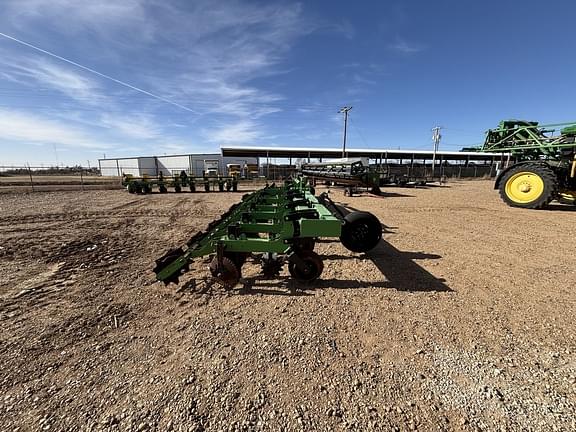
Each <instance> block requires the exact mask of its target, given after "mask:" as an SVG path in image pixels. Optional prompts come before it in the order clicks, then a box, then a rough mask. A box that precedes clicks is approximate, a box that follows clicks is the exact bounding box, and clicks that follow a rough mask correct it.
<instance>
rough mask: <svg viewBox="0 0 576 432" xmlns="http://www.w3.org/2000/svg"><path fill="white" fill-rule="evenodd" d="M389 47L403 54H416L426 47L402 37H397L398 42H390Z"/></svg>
mask: <svg viewBox="0 0 576 432" xmlns="http://www.w3.org/2000/svg"><path fill="white" fill-rule="evenodd" d="M389 48H390V49H393V50H394V51H398V52H400V53H402V54H415V53H417V52H420V51H422V50H423V49H424V47H422V46H421V45H417V44H413V43H410V42H407V41H405V40H404V39H402V38H396V42H394V43H393V44H390V45H389Z"/></svg>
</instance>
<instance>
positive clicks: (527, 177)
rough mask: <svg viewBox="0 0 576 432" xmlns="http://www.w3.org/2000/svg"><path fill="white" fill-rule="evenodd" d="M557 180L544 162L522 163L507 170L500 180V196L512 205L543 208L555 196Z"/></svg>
mask: <svg viewBox="0 0 576 432" xmlns="http://www.w3.org/2000/svg"><path fill="white" fill-rule="evenodd" d="M557 189H558V180H557V178H556V174H555V173H554V171H552V169H551V168H550V167H548V166H547V165H544V164H536V163H534V164H523V165H519V166H517V167H514V168H512V169H511V170H510V171H508V172H507V173H506V174H505V175H504V177H503V178H502V181H501V182H500V196H501V197H502V200H504V202H505V203H506V204H508V205H509V206H512V207H522V208H529V209H541V208H544V207H545V206H546V205H547V204H548V203H549V202H550V201H552V200H553V199H554V198H555V197H556V193H557Z"/></svg>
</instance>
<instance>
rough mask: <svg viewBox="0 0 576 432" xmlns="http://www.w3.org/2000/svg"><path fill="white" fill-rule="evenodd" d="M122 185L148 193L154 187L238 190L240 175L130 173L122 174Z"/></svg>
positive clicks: (161, 189) (166, 190)
mask: <svg viewBox="0 0 576 432" xmlns="http://www.w3.org/2000/svg"><path fill="white" fill-rule="evenodd" d="M122 185H123V186H125V187H126V189H127V190H128V192H130V193H138V194H147V193H152V191H153V189H154V188H157V189H158V192H160V193H166V192H168V189H169V188H172V189H174V192H182V189H183V188H189V189H190V192H198V191H200V190H204V191H205V192H210V191H211V190H213V191H216V190H217V191H220V192H224V191H227V192H230V191H232V192H236V191H238V177H236V176H234V175H232V176H208V175H207V174H205V175H204V176H202V177H192V176H189V175H188V174H186V171H182V172H181V173H180V175H174V176H164V175H163V174H162V172H160V174H159V175H158V176H143V177H135V176H132V175H130V174H124V175H123V176H122Z"/></svg>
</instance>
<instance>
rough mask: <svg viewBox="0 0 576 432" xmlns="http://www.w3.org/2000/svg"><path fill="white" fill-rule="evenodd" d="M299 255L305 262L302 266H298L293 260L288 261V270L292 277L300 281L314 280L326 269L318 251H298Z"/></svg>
mask: <svg viewBox="0 0 576 432" xmlns="http://www.w3.org/2000/svg"><path fill="white" fill-rule="evenodd" d="M298 257H299V258H300V259H301V260H302V262H303V265H302V266H297V265H296V263H294V262H292V261H290V262H289V263H288V271H289V272H290V274H291V275H292V277H293V278H294V279H296V280H297V281H299V282H312V281H314V280H316V279H318V278H319V277H320V275H321V274H322V271H323V270H324V263H323V262H322V258H320V256H319V255H318V254H317V253H316V252H313V251H307V250H305V251H301V252H298Z"/></svg>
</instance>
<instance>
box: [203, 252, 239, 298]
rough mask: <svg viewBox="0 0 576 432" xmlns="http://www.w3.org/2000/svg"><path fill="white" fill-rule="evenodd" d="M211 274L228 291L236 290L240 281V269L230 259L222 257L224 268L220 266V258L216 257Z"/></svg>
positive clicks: (211, 264)
mask: <svg viewBox="0 0 576 432" xmlns="http://www.w3.org/2000/svg"><path fill="white" fill-rule="evenodd" d="M210 273H212V276H214V278H215V279H216V281H217V282H218V283H219V284H220V285H222V286H223V287H224V288H225V289H227V290H229V289H232V288H234V286H235V285H236V284H237V283H238V281H239V280H240V271H239V270H238V267H236V264H234V262H233V261H232V260H231V259H230V258H228V257H222V266H218V257H214V259H213V260H212V262H211V263H210Z"/></svg>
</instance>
